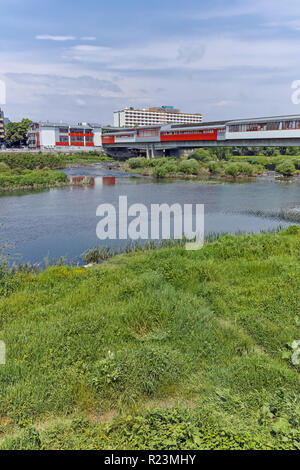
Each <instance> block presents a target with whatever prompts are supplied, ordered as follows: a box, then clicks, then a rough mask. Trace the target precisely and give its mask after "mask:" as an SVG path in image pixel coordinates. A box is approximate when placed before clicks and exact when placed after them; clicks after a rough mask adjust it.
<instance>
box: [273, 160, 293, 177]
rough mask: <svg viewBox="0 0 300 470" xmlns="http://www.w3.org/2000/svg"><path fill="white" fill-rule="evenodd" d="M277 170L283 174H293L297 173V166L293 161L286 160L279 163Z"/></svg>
mask: <svg viewBox="0 0 300 470" xmlns="http://www.w3.org/2000/svg"><path fill="white" fill-rule="evenodd" d="M275 171H276V172H277V173H280V174H281V175H283V176H292V175H294V174H295V171H296V168H295V165H294V164H293V163H292V162H291V161H286V162H283V163H280V164H279V165H277V166H276V168H275Z"/></svg>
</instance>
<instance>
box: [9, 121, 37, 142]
mask: <svg viewBox="0 0 300 470" xmlns="http://www.w3.org/2000/svg"><path fill="white" fill-rule="evenodd" d="M31 124H32V121H30V119H22V121H21V122H9V123H8V124H7V126H6V135H5V138H4V142H5V144H6V146H7V147H21V146H22V145H26V144H27V133H28V129H29V127H30V125H31Z"/></svg>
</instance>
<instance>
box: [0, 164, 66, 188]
mask: <svg viewBox="0 0 300 470" xmlns="http://www.w3.org/2000/svg"><path fill="white" fill-rule="evenodd" d="M66 182H67V175H66V174H65V173H63V172H62V171H53V170H46V169H43V170H19V169H18V170H17V171H16V170H14V171H13V170H9V171H7V170H6V171H5V172H2V173H1V168H0V190H1V189H2V190H5V189H15V188H18V189H19V188H26V187H37V186H53V185H54V186H55V185H57V184H62V183H66Z"/></svg>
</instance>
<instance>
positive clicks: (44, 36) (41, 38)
mask: <svg viewBox="0 0 300 470" xmlns="http://www.w3.org/2000/svg"><path fill="white" fill-rule="evenodd" d="M35 39H37V40H38V41H62V42H63V41H75V40H76V37H75V36H51V35H50V34H39V35H37V36H35Z"/></svg>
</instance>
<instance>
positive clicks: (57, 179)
mask: <svg viewBox="0 0 300 470" xmlns="http://www.w3.org/2000/svg"><path fill="white" fill-rule="evenodd" d="M110 160H111V159H110V158H109V157H107V156H106V155H104V154H102V153H99V152H81V153H76V154H58V153H50V154H42V153H36V154H32V153H26V154H24V153H19V154H18V153H14V154H5V153H0V191H7V190H16V189H32V188H44V187H52V186H61V185H64V184H68V183H67V176H66V175H65V174H64V173H62V172H61V171H56V170H57V169H59V168H64V167H66V166H69V165H75V164H76V165H86V164H90V163H93V162H99V161H110Z"/></svg>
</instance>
